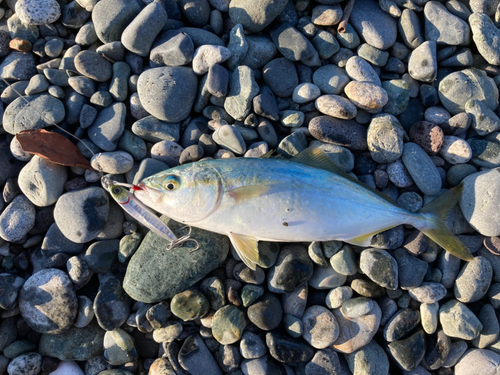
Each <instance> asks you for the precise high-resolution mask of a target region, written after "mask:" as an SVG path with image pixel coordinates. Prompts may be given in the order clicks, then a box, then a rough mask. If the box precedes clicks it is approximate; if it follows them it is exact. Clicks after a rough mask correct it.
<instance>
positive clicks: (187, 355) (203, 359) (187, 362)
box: [178, 334, 222, 375]
mask: <svg viewBox="0 0 500 375" xmlns="http://www.w3.org/2000/svg"><path fill="white" fill-rule="evenodd" d="M178 358H179V364H180V365H181V366H182V368H183V369H185V370H186V371H188V373H189V374H192V375H203V374H207V373H208V374H214V375H222V371H221V370H220V368H219V366H218V365H217V362H216V360H215V358H214V357H213V356H212V354H211V353H210V351H209V350H208V348H207V346H206V345H205V343H204V342H203V339H202V338H201V337H200V335H198V334H194V335H191V336H189V337H188V338H186V340H184V343H183V344H182V347H181V349H180V351H179V354H178Z"/></svg>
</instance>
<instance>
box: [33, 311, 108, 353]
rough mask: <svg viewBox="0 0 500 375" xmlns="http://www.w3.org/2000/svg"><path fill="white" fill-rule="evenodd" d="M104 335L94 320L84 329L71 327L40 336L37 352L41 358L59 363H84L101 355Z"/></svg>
mask: <svg viewBox="0 0 500 375" xmlns="http://www.w3.org/2000/svg"><path fill="white" fill-rule="evenodd" d="M104 334H105V331H104V330H102V329H101V328H100V327H99V326H98V325H97V322H96V321H95V320H94V321H92V322H91V323H90V324H89V325H88V326H86V327H84V328H77V327H71V328H69V330H67V331H66V332H63V333H59V334H42V336H41V338H40V343H39V345H38V348H39V349H38V350H39V352H40V354H41V355H43V356H49V357H54V358H58V359H60V360H61V361H86V360H88V359H90V358H93V357H96V356H100V355H102V354H103V340H104Z"/></svg>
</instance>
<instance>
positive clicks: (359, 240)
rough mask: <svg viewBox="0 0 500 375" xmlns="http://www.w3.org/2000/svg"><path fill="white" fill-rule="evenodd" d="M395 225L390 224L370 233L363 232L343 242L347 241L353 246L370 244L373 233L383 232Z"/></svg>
mask: <svg viewBox="0 0 500 375" xmlns="http://www.w3.org/2000/svg"><path fill="white" fill-rule="evenodd" d="M395 226H396V225H392V226H390V227H387V228H384V229H380V230H377V231H375V232H371V233H367V234H363V235H361V236H358V237H354V238H350V239H348V240H344V242H347V243H349V244H351V245H355V246H370V245H371V243H372V239H373V236H374V235H376V234H378V233H381V232H384V231H386V230H389V229H391V228H394V227H395Z"/></svg>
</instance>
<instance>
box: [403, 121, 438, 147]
mask: <svg viewBox="0 0 500 375" xmlns="http://www.w3.org/2000/svg"><path fill="white" fill-rule="evenodd" d="M410 139H411V141H412V142H415V143H416V144H417V145H419V146H420V147H422V149H423V150H424V151H425V152H427V153H428V154H430V155H435V154H437V153H438V152H439V150H441V147H442V146H443V140H444V133H443V130H441V128H440V127H439V126H438V125H436V124H433V123H431V122H428V121H419V122H416V123H415V124H413V126H412V127H411V129H410Z"/></svg>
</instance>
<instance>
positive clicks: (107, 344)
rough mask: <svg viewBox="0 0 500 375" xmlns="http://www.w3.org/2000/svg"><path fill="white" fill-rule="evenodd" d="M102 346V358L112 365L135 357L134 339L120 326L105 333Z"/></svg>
mask: <svg viewBox="0 0 500 375" xmlns="http://www.w3.org/2000/svg"><path fill="white" fill-rule="evenodd" d="M103 347H104V358H106V360H107V361H108V363H109V364H110V365H112V366H120V365H124V364H125V363H128V362H133V361H134V360H135V359H136V358H137V350H136V348H135V343H134V339H133V338H132V336H130V335H129V334H128V333H127V332H125V331H124V330H123V329H121V328H117V329H114V330H113V331H108V332H106V333H105V335H104V341H103Z"/></svg>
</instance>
